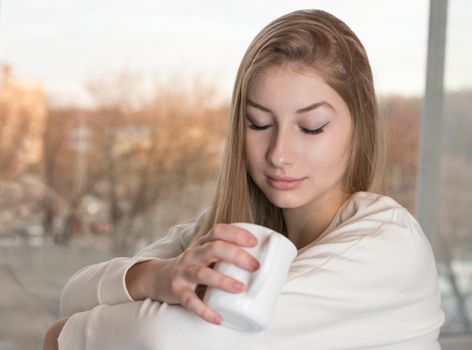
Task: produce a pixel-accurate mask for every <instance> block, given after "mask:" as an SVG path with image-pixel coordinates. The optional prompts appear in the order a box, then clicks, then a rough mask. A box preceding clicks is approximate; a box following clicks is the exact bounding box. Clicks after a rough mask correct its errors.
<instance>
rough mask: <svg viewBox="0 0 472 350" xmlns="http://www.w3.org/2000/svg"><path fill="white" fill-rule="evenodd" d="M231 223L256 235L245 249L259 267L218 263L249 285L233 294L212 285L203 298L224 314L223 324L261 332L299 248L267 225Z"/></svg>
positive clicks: (223, 271) (217, 265)
mask: <svg viewBox="0 0 472 350" xmlns="http://www.w3.org/2000/svg"><path fill="white" fill-rule="evenodd" d="M231 225H234V226H238V227H241V228H243V229H245V230H248V231H250V232H251V233H252V234H253V235H254V236H256V238H257V241H258V242H257V245H256V246H254V247H242V248H243V249H245V250H246V251H247V252H248V253H249V254H251V255H253V256H254V257H255V258H256V259H257V260H258V261H259V263H260V267H259V269H258V270H256V271H254V272H250V271H248V270H245V269H243V268H240V267H239V266H236V265H235V264H232V263H227V262H223V261H219V262H217V263H216V264H215V266H214V269H215V270H217V271H219V272H221V273H223V274H225V275H228V276H230V277H232V278H235V279H236V280H238V281H240V282H242V283H244V284H245V286H246V288H245V290H244V292H240V293H230V292H227V291H224V290H222V289H219V288H210V287H209V288H208V289H207V291H206V293H205V296H204V298H203V301H204V302H205V303H206V304H207V305H208V306H210V307H211V308H212V309H214V310H216V311H217V312H219V313H220V314H221V315H222V316H223V322H222V325H223V326H226V327H229V328H232V329H236V330H239V331H247V332H260V331H262V330H264V329H266V328H267V327H268V326H269V325H270V322H271V319H272V316H273V314H274V311H275V307H276V304H277V300H278V297H279V295H280V293H281V291H282V287H283V284H284V282H285V280H286V278H287V274H288V270H289V268H290V265H291V263H292V261H293V260H294V259H295V257H296V255H297V248H296V247H295V245H294V244H293V243H292V242H291V241H290V240H289V239H288V238H286V237H285V236H284V235H282V234H280V233H278V232H275V231H273V230H271V229H269V228H267V227H264V226H260V225H255V224H250V223H244V222H237V223H232V224H231Z"/></svg>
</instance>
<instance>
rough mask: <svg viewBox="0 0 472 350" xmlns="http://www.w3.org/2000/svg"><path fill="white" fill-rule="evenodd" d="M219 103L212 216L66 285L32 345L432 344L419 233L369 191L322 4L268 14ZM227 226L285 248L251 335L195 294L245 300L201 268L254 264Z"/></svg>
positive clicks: (367, 127)
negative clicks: (273, 294)
mask: <svg viewBox="0 0 472 350" xmlns="http://www.w3.org/2000/svg"><path fill="white" fill-rule="evenodd" d="M231 106H232V108H231V125H230V129H229V130H230V131H229V135H228V139H227V144H226V149H225V154H224V159H223V164H222V168H221V172H220V175H219V179H218V187H217V192H216V193H217V194H216V197H215V199H214V201H213V203H212V204H211V205H210V207H209V208H208V209H207V210H206V211H204V212H203V213H201V215H200V216H199V217H198V219H197V220H196V221H195V222H194V223H191V224H181V225H177V226H174V227H173V228H172V229H171V230H170V231H169V232H168V233H167V235H166V236H165V237H164V238H162V239H160V240H158V241H157V242H155V243H153V244H151V245H150V246H148V247H146V248H145V249H143V250H142V251H141V252H139V253H138V254H136V255H135V256H134V257H132V258H124V257H121V258H115V259H112V260H110V261H107V262H103V263H100V264H96V265H91V266H88V267H86V268H84V269H82V270H81V271H79V272H77V273H76V274H75V275H74V276H72V277H71V278H70V280H69V281H68V282H67V284H66V286H65V288H64V291H63V294H62V298H61V310H62V314H63V315H64V316H65V318H63V319H62V320H59V321H58V322H56V323H55V324H54V325H53V326H52V327H51V328H50V330H49V331H48V333H47V335H46V339H45V349H56V348H59V349H68V350H73V349H102V350H104V349H114V350H117V349H159V350H162V349H173V350H175V349H190V348H191V349H223V348H224V349H232V348H234V349H268V350H269V349H270V350H276V349H277V350H278V349H288V348H294V349H306V348H317V349H323V350H327V349H367V348H368V349H403V350H405V349H430V350H433V349H440V347H439V345H438V342H437V338H438V334H439V329H440V327H441V325H442V324H443V322H444V313H443V310H442V309H441V297H440V291H439V287H438V279H437V271H436V265H435V260H434V256H433V254H432V250H431V247H430V245H429V243H428V240H427V239H426V237H425V236H424V234H423V232H422V229H421V227H420V226H419V224H418V222H417V221H416V220H415V218H414V217H413V216H412V215H411V214H410V213H409V212H408V211H407V210H406V209H405V208H403V207H402V206H401V205H400V204H398V203H397V202H396V201H395V200H393V199H392V198H391V197H388V196H385V195H382V194H379V193H375V192H372V191H371V189H372V186H373V182H374V179H380V181H379V183H382V181H381V180H382V171H383V168H384V166H383V164H384V158H385V156H384V150H385V149H384V145H385V142H383V132H384V128H383V126H382V123H381V118H380V116H379V114H378V112H377V106H376V97H375V92H374V88H373V81H372V73H371V69H370V66H369V62H368V59H367V55H366V53H365V50H364V48H363V46H362V44H361V42H360V41H359V39H358V38H357V36H356V35H355V34H354V33H353V32H352V31H351V30H350V29H349V28H348V26H346V24H344V23H343V22H342V21H340V20H339V19H337V18H336V17H334V16H332V15H330V14H328V13H326V12H323V11H320V10H300V11H295V12H292V13H289V14H287V15H284V16H282V17H280V18H278V19H276V20H274V21H273V22H271V23H269V24H268V25H267V26H266V27H265V28H263V30H262V31H261V32H260V33H259V34H258V35H257V36H256V38H255V39H254V40H253V42H252V43H251V44H250V46H249V48H248V50H247V51H246V54H245V56H244V58H243V60H242V62H241V65H240V67H239V71H238V75H237V78H236V83H235V86H234V92H233V96H232V105H231ZM237 221H246V222H253V223H257V224H260V225H264V226H268V227H270V228H272V229H274V230H275V231H277V232H279V233H280V234H283V235H285V236H286V237H288V238H289V239H290V240H291V241H292V242H293V243H294V244H295V245H296V247H297V249H298V254H297V257H296V258H295V260H294V261H293V264H292V266H291V268H290V271H289V273H288V277H287V280H286V283H285V285H284V288H283V290H282V293H281V295H280V297H279V299H278V304H277V308H276V311H275V314H274V318H273V320H272V324H271V326H270V327H269V328H268V329H267V330H265V331H263V332H259V333H244V332H238V331H234V330H230V329H228V328H226V327H221V326H219V324H220V322H221V316H220V315H218V313H217V312H216V311H214V310H212V309H210V308H209V307H208V306H207V305H205V303H204V302H203V301H202V298H201V297H202V295H199V291H198V288H197V287H199V286H201V287H206V286H210V287H215V288H221V289H223V290H226V291H228V292H231V293H241V292H242V291H243V289H244V288H245V286H242V287H241V286H240V285H239V283H238V281H236V280H233V279H231V278H230V277H229V276H225V275H222V274H220V273H218V272H217V271H215V270H214V269H212V267H213V266H212V265H213V264H214V263H215V262H217V261H220V260H222V261H226V262H230V263H234V264H236V265H238V266H240V267H242V268H244V269H247V270H249V271H255V270H256V269H257V268H258V267H257V261H256V260H255V259H254V258H253V257H252V256H251V255H250V254H248V253H247V252H245V250H244V249H243V248H242V247H244V246H252V245H253V244H255V242H254V237H253V236H252V234H250V233H249V232H247V231H245V230H243V229H239V228H236V227H234V226H230V225H229V223H231V222H237ZM200 292H201V290H200Z"/></svg>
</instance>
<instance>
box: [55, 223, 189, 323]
mask: <svg viewBox="0 0 472 350" xmlns="http://www.w3.org/2000/svg"><path fill="white" fill-rule="evenodd" d="M194 228H195V224H194V223H191V224H180V225H176V226H174V227H172V228H171V229H170V230H169V232H168V233H167V234H166V235H165V236H164V237H163V238H161V239H159V240H158V241H156V242H154V243H153V244H151V245H149V246H147V247H146V248H144V249H143V250H141V251H140V252H139V253H138V254H136V255H135V256H134V257H132V258H128V257H119V258H114V259H111V260H108V261H105V262H102V263H98V264H93V265H89V266H86V267H84V268H83V269H81V270H80V271H78V272H76V273H75V274H74V275H73V276H72V277H71V278H70V279H69V280H68V281H67V282H66V284H65V287H64V289H63V291H62V294H61V301H60V309H61V314H62V316H70V315H72V314H74V313H77V312H81V311H85V310H90V309H92V308H93V307H95V306H97V305H101V304H119V303H125V302H129V301H134V300H140V299H143V298H144V295H143V291H144V289H145V288H146V287H145V285H143V284H142V283H143V281H146V278H139V274H140V272H142V271H143V270H145V268H146V267H147V266H148V264H151V263H152V264H154V265H158V264H160V263H161V262H162V261H164V260H166V259H170V258H173V257H176V256H178V255H179V254H181V253H182V252H183V251H184V250H185V247H183V246H182V242H186V241H189V240H188V239H187V238H186V236H188V235H192V234H193V233H194ZM128 272H130V276H128ZM141 277H143V276H141ZM135 298H136V299H135Z"/></svg>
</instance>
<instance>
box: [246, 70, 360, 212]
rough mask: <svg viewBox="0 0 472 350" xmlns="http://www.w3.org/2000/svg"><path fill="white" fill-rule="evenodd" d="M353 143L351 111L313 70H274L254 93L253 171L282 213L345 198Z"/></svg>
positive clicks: (250, 109) (250, 120)
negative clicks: (330, 196)
mask: <svg viewBox="0 0 472 350" xmlns="http://www.w3.org/2000/svg"><path fill="white" fill-rule="evenodd" d="M350 137H351V116H350V113H349V109H348V106H347V105H346V103H345V102H344V100H343V99H342V98H341V97H340V96H339V95H338V94H337V92H336V91H335V90H333V89H332V88H331V87H330V86H329V85H328V84H326V82H325V81H324V80H323V79H322V78H321V76H320V75H319V74H317V73H316V71H315V70H313V69H309V68H307V69H304V70H293V69H292V68H290V67H289V66H281V67H272V68H269V69H268V70H266V71H265V72H264V73H263V74H262V75H261V76H259V77H258V78H257V79H256V80H255V82H254V85H253V87H252V89H251V90H250V91H249V92H248V100H247V104H246V144H245V147H246V155H247V166H248V171H249V174H250V175H251V177H252V179H253V181H254V182H255V183H256V184H257V186H258V187H259V188H260V189H261V190H262V192H263V193H264V194H265V195H266V197H267V198H268V200H269V201H270V202H271V203H273V204H274V205H275V206H277V207H279V208H299V207H304V206H307V205H310V204H315V203H316V202H317V200H318V199H319V198H321V196H324V195H326V194H328V192H332V193H333V194H334V193H336V194H342V190H341V176H342V174H343V172H344V169H345V166H346V162H347V157H348V148H349V145H350Z"/></svg>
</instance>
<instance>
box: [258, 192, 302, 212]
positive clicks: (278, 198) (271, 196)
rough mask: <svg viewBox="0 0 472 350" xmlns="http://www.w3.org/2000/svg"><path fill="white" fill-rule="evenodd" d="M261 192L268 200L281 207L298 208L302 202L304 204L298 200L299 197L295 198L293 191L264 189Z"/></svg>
mask: <svg viewBox="0 0 472 350" xmlns="http://www.w3.org/2000/svg"><path fill="white" fill-rule="evenodd" d="M263 193H264V194H265V196H266V198H267V199H268V200H269V202H271V203H272V204H273V205H275V206H276V207H278V208H281V209H294V208H299V207H301V206H303V204H305V203H303V202H302V201H300V198H296V197H297V195H296V194H295V193H288V192H285V193H283V192H282V193H273V190H270V191H267V190H265V191H263ZM298 196H299V195H298Z"/></svg>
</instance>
